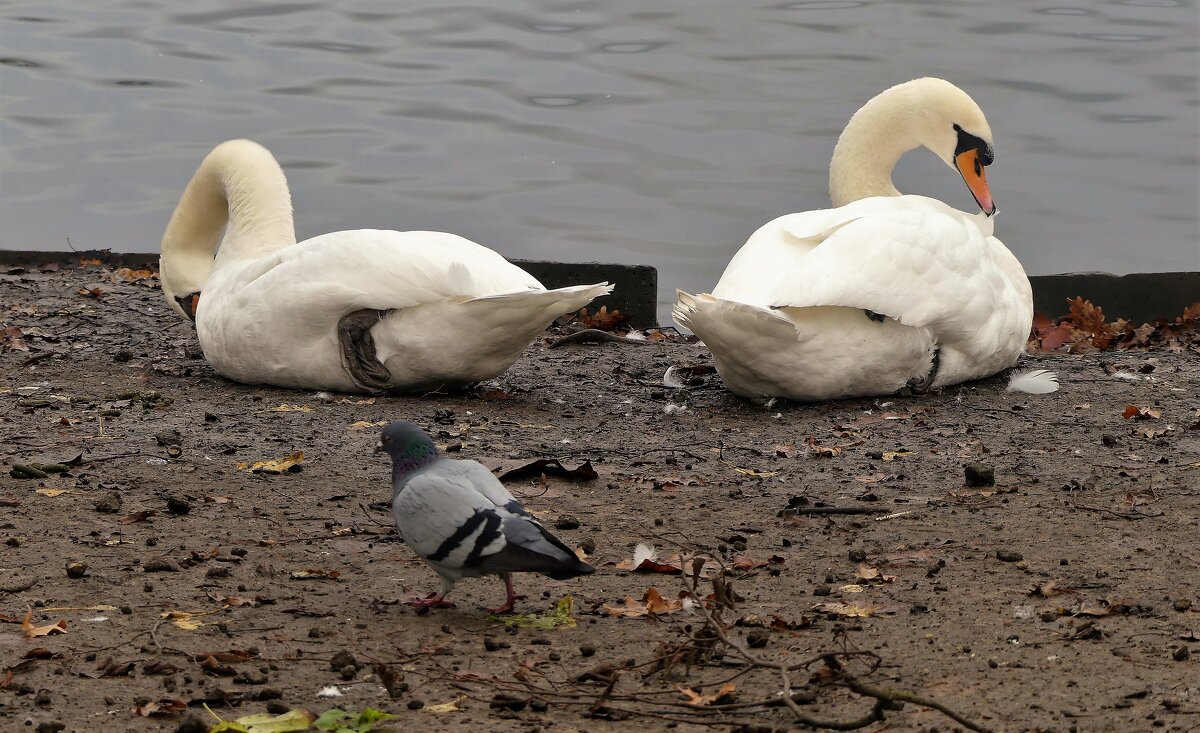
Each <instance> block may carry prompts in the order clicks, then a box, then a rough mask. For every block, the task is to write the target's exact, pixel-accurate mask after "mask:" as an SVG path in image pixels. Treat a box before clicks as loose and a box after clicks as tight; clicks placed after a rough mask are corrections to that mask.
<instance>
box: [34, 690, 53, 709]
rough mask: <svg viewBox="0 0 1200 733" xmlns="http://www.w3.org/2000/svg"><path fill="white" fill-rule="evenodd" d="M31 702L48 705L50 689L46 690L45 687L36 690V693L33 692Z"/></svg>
mask: <svg viewBox="0 0 1200 733" xmlns="http://www.w3.org/2000/svg"><path fill="white" fill-rule="evenodd" d="M33 704H34V705H49V704H50V691H49V690H47V689H46V688H45V687H43V688H42V689H40V690H38V691H37V694H35V695H34V696H33Z"/></svg>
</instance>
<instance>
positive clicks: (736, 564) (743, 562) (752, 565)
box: [733, 555, 768, 573]
mask: <svg viewBox="0 0 1200 733" xmlns="http://www.w3.org/2000/svg"><path fill="white" fill-rule="evenodd" d="M767 564H768V563H767V561H766V560H756V559H754V558H753V557H750V556H749V555H738V556H737V557H735V558H733V568H734V569H735V570H740V571H742V572H743V573H747V572H750V571H751V570H757V569H758V568H765V567H766V566H767Z"/></svg>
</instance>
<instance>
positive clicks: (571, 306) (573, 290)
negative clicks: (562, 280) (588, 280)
mask: <svg viewBox="0 0 1200 733" xmlns="http://www.w3.org/2000/svg"><path fill="white" fill-rule="evenodd" d="M612 291H613V286H612V285H609V284H608V283H596V284H594V285H570V286H567V287H565V288H555V289H554V290H519V291H517V292H515V293H500V294H499V295H485V296H482V297H479V298H472V299H471V300H469V301H467V302H469V303H486V304H489V305H493V306H495V307H497V308H502V307H504V306H506V305H511V306H515V307H519V308H530V309H533V310H538V309H539V307H541V308H542V309H544V310H545V311H546V312H547V313H548V314H549V313H552V314H553V315H551V320H553V319H554V318H557V317H558V316H561V315H563V314H564V313H571V312H574V311H577V310H579V309H580V308H582V307H584V306H585V305H587V304H588V303H591V302H592V301H593V300H595V299H596V298H599V297H600V296H602V295H608V294H609V293H611V292H612Z"/></svg>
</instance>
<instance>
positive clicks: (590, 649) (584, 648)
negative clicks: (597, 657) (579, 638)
mask: <svg viewBox="0 0 1200 733" xmlns="http://www.w3.org/2000/svg"><path fill="white" fill-rule="evenodd" d="M579 653H580V654H581V655H583V656H585V657H590V656H593V655H594V654H595V653H596V647H594V646H592V645H591V644H580V645H579Z"/></svg>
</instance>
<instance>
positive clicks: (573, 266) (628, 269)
mask: <svg viewBox="0 0 1200 733" xmlns="http://www.w3.org/2000/svg"><path fill="white" fill-rule="evenodd" d="M81 257H94V258H96V259H99V260H102V261H103V262H105V263H107V264H111V265H116V266H118V267H131V268H135V269H137V268H143V267H151V268H154V269H156V270H157V269H158V253H157V252H108V251H102V250H80V251H76V252H70V251H67V252H59V251H46V250H0V263H3V264H6V265H16V266H20V267H36V266H38V265H41V264H44V263H46V262H61V263H63V264H68V263H78V262H79V258H81ZM509 261H510V262H512V263H513V264H514V265H516V266H518V267H521V268H523V269H525V271H527V272H528V273H529V274H530V275H533V276H534V277H536V278H537V279H538V280H540V281H541V283H542V284H543V285H545V286H546V287H547V288H562V287H566V286H568V285H587V284H590V283H598V282H609V283H612V284H613V285H615V286H616V287H615V288H614V290H613V293H612V295H606V296H604V297H603V298H597V299H596V300H594V301H593V302H592V304H591V305H590V306H588V311H589V312H595V311H596V310H598V309H599V308H600V307H601V306H607V307H608V309H609V310H610V311H612V310H619V311H621V312H622V313H624V314H626V315H628V316H629V317H630V322H631V323H632V324H633V325H634V326H637V327H639V328H646V327H649V326H656V325H658V315H657V308H658V271H657V270H655V269H654V268H653V267H650V266H648V265H618V264H608V263H600V262H543V261H541V260H509Z"/></svg>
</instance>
